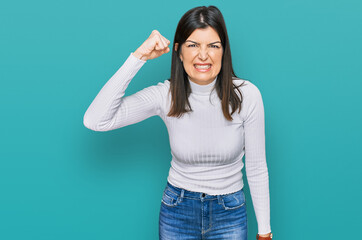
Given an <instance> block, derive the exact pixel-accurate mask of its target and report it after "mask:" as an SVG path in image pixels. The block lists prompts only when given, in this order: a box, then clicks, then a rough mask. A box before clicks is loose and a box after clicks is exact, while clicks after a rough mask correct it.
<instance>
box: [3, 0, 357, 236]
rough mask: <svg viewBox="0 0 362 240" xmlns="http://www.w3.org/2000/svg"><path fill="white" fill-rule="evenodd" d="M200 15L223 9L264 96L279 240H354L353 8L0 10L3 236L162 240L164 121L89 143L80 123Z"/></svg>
mask: <svg viewBox="0 0 362 240" xmlns="http://www.w3.org/2000/svg"><path fill="white" fill-rule="evenodd" d="M199 5H216V6H218V7H219V8H220V10H221V11H222V13H223V15H224V18H225V21H226V25H227V29H228V33H229V38H230V43H231V50H232V57H233V65H234V69H235V71H236V74H237V75H238V77H241V78H244V79H249V80H250V81H252V82H253V83H254V84H256V85H257V86H258V88H259V89H260V91H261V93H262V96H263V100H264V106H265V120H266V151H267V162H268V168H269V175H270V196H271V227H272V231H273V232H274V238H275V239H277V240H287V239H288V240H289V239H298V240H301V239H303V240H304V239H308V240H311V239H351V238H353V239H356V238H355V236H356V235H357V234H359V230H360V227H361V217H360V216H361V214H362V206H361V197H362V192H361V189H362V188H361V186H360V185H361V180H362V177H361V166H362V161H361V160H362V158H361V155H360V153H361V136H362V128H361V125H360V123H361V120H362V117H361V116H362V115H361V110H362V108H361V103H362V101H361V93H362V91H361V90H362V83H361V80H362V79H361V77H362V73H361V66H362V64H361V56H362V55H361V54H362V45H361V42H362V14H361V9H362V3H361V2H360V1H357V0H344V1H342V0H338V1H336V0H334V1H327V0H319V1H316V0H313V1H311V0H303V1H301V0H295V1H290V0H289V1H286V0H284V1H281V0H276V1H265V0H263V1H172V2H170V1H125V2H121V1H109V0H106V1H104V0H103V1H39V0H36V1H6V2H5V1H2V3H1V7H0V27H1V36H0V56H1V58H0V79H1V95H0V102H1V124H0V130H1V148H0V149H1V150H0V157H1V160H0V239H5V240H13V239H16V240H18V239H19V240H20V239H21V240H24V239H34V240H42V239H47V240H49V239H54V240H58V239H59V240H64V239H69V240H71V239H77V240H78V239H87V240H93V239H102V240H103V239H107V240H111V239H158V213H159V207H160V204H161V196H162V191H163V188H164V186H165V184H166V181H167V175H168V169H169V167H170V160H171V154H170V145H169V142H168V133H167V129H166V127H165V125H164V123H163V122H162V120H161V119H160V118H159V117H152V118H149V119H147V120H144V121H142V122H139V123H137V124H134V125H130V126H127V127H124V128H121V129H117V130H114V131H110V132H93V131H91V130H89V129H87V128H85V127H84V126H83V115H84V113H85V111H86V109H87V107H88V106H89V105H90V103H91V101H92V100H93V99H94V97H95V96H96V94H97V93H98V92H99V90H100V89H101V87H102V86H103V85H104V84H105V83H106V81H107V80H108V79H109V78H110V77H111V76H112V75H113V74H114V73H115V72H116V70H117V69H118V68H119V67H121V66H122V64H123V62H124V61H125V60H126V58H127V57H128V56H129V54H130V53H131V52H132V51H135V50H136V49H137V48H138V46H140V45H141V44H142V43H143V42H144V40H146V39H147V37H148V36H149V34H150V33H151V31H152V30H153V29H157V30H159V31H160V33H161V34H163V35H164V36H165V37H166V38H167V39H169V40H170V41H171V44H172V43H173V37H174V33H175V29H176V26H177V23H178V21H179V19H180V18H181V16H182V15H183V14H184V13H185V12H186V11H187V10H189V9H191V8H193V7H196V6H199ZM170 60H171V53H168V54H166V55H163V56H161V57H160V58H157V59H154V60H150V61H148V62H147V63H146V64H145V65H144V66H143V67H142V69H141V70H140V71H139V72H138V74H137V75H136V77H135V78H134V79H133V80H132V82H131V84H130V85H129V87H128V89H127V92H126V95H130V94H133V93H135V92H136V91H139V90H141V89H143V88H145V87H147V86H150V85H153V84H156V83H157V82H160V81H164V80H165V79H166V78H168V77H169V75H170V64H171V62H170ZM243 173H244V174H245V171H244V170H243ZM244 183H245V185H246V187H245V189H246V195H247V201H249V204H248V227H249V239H255V235H256V233H257V223H256V219H255V214H254V209H253V206H252V204H251V198H250V192H249V188H248V185H247V181H246V177H245V175H244Z"/></svg>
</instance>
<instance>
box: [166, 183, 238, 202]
mask: <svg viewBox="0 0 362 240" xmlns="http://www.w3.org/2000/svg"><path fill="white" fill-rule="evenodd" d="M167 187H168V188H169V189H170V191H172V192H174V193H175V194H177V195H179V196H182V197H187V198H193V199H209V200H212V199H220V198H221V197H222V196H225V195H228V194H220V195H209V194H207V193H203V192H193V191H189V190H187V189H183V188H179V187H176V186H174V185H172V184H171V183H169V182H168V181H167ZM239 191H243V189H240V190H239ZM239 191H237V192H239ZM230 194H233V193H230Z"/></svg>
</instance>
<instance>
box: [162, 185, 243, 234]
mask: <svg viewBox="0 0 362 240" xmlns="http://www.w3.org/2000/svg"><path fill="white" fill-rule="evenodd" d="M247 234H248V229H247V214H246V202H245V194H244V190H243V189H241V190H239V191H237V192H234V193H230V194H224V195H208V194H206V193H202V192H192V191H188V190H186V189H182V188H178V187H175V186H173V185H171V184H170V183H169V182H167V185H166V187H165V190H164V192H163V196H162V200H161V209H160V215H159V238H160V240H184V239H200V240H201V239H220V240H221V239H223V240H234V239H235V240H247Z"/></svg>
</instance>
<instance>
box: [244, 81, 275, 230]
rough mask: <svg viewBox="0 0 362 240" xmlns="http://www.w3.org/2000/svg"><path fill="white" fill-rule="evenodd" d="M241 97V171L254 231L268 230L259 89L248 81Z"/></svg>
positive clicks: (263, 129)
mask: <svg viewBox="0 0 362 240" xmlns="http://www.w3.org/2000/svg"><path fill="white" fill-rule="evenodd" d="M248 85H249V86H246V87H247V88H248V89H247V91H246V92H247V94H246V99H245V103H246V104H245V106H247V107H246V115H245V119H244V130H245V171H246V176H247V179H248V184H249V188H250V194H251V197H252V201H253V206H254V210H255V215H256V218H257V222H258V233H259V234H266V233H270V232H271V229H270V197H269V175H268V168H267V163H266V157H265V123H264V105H263V99H262V96H261V93H260V91H259V89H258V88H257V87H256V86H255V85H254V84H252V83H250V82H248Z"/></svg>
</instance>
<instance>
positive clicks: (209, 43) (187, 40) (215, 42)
mask: <svg viewBox="0 0 362 240" xmlns="http://www.w3.org/2000/svg"><path fill="white" fill-rule="evenodd" d="M185 42H193V43H196V44H199V43H198V42H195V41H192V40H186V41H185ZM214 43H221V42H220V41H216V42H212V43H209V45H210V44H214Z"/></svg>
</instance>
